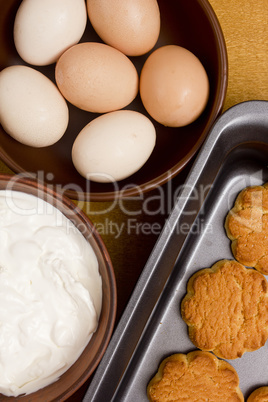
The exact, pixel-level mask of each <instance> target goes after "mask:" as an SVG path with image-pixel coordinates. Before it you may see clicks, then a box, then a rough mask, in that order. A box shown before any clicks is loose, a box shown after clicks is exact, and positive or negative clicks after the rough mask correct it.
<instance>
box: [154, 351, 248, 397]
mask: <svg viewBox="0 0 268 402" xmlns="http://www.w3.org/2000/svg"><path fill="white" fill-rule="evenodd" d="M147 396H148V399H149V401H151V402H169V401H170V402H171V401H172V402H174V401H176V402H183V401H191V402H198V401H210V402H226V401H228V402H241V401H244V397H243V394H242V392H241V390H240V388H239V378H238V375H237V372H236V371H235V369H234V368H233V367H232V366H231V365H230V364H229V363H227V362H226V361H224V360H220V359H218V358H217V357H216V356H214V355H212V353H209V352H201V351H193V352H190V353H188V354H182V353H178V354H174V355H172V356H169V357H167V358H166V359H165V360H163V361H162V363H161V364H160V366H159V369H158V372H157V374H156V375H155V376H154V377H153V378H152V380H151V381H150V382H149V384H148V387H147Z"/></svg>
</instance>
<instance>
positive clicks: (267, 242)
mask: <svg viewBox="0 0 268 402" xmlns="http://www.w3.org/2000/svg"><path fill="white" fill-rule="evenodd" d="M225 230H226V233H227V236H228V237H229V239H230V240H231V242H232V243H231V248H232V252H233V255H234V257H235V259H236V260H237V261H239V262H240V263H241V264H244V265H246V266H248V267H254V268H255V269H257V270H258V271H260V272H262V273H263V274H265V275H268V183H266V184H264V185H263V186H250V187H246V188H245V189H244V190H242V191H241V192H240V193H239V194H238V196H237V198H236V201H235V204H234V207H233V208H232V209H231V210H230V211H229V213H228V215H227V217H226V220H225Z"/></svg>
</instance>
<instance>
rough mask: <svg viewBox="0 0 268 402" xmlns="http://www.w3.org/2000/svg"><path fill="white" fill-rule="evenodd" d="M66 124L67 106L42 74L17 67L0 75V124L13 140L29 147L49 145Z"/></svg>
mask: <svg viewBox="0 0 268 402" xmlns="http://www.w3.org/2000/svg"><path fill="white" fill-rule="evenodd" d="M68 122H69V110H68V106H67V103H66V101H65V99H64V98H63V96H62V95H61V93H60V91H59V90H58V88H57V87H56V85H55V84H54V83H53V82H52V81H50V79H49V78H47V77H46V76H45V75H43V74H42V73H40V72H39V71H37V70H35V69H33V68H31V67H26V66H20V65H16V66H10V67H7V68H5V69H4V70H2V71H1V72H0V123H1V125H2V127H3V128H4V130H5V131H6V132H7V133H8V134H10V135H11V136H12V137H13V138H15V139H16V140H17V141H20V142H21V143H23V144H26V145H30V146H33V147H45V146H48V145H52V144H54V143H55V142H57V141H58V140H59V139H60V138H61V137H62V136H63V134H64V133H65V131H66V128H67V126H68Z"/></svg>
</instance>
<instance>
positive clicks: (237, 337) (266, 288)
mask: <svg viewBox="0 0 268 402" xmlns="http://www.w3.org/2000/svg"><path fill="white" fill-rule="evenodd" d="M181 315H182V318H183V320H184V321H185V322H186V324H187V325H188V333H189V337H190V339H191V341H192V342H193V344H194V345H195V346H197V347H198V348H199V349H201V350H204V351H212V352H214V354H215V355H216V356H218V357H221V358H224V359H236V358H238V357H241V356H242V355H243V354H244V353H245V352H250V351H254V350H257V349H259V348H260V347H262V346H263V345H264V344H265V342H266V340H267V339H268V283H267V280H266V278H265V276H264V275H262V274H261V273H260V272H258V271H256V270H254V269H252V268H246V267H244V266H243V265H242V264H240V263H239V262H237V261H235V260H220V261H218V262H217V263H215V264H214V265H213V266H212V267H211V268H205V269H202V270H200V271H197V272H196V273H195V274H194V275H193V276H192V277H191V278H190V280H189V281H188V284H187V294H186V295H185V297H184V299H183V300H182V303H181Z"/></svg>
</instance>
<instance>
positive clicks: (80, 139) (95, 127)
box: [72, 110, 156, 183]
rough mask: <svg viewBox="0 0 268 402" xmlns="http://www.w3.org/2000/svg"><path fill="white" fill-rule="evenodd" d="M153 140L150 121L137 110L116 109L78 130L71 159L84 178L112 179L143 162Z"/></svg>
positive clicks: (125, 174) (153, 131)
mask: <svg viewBox="0 0 268 402" xmlns="http://www.w3.org/2000/svg"><path fill="white" fill-rule="evenodd" d="M155 141H156V131H155V127H154V125H153V123H152V122H151V120H149V119H148V118H147V117H146V116H145V115H143V114H141V113H139V112H135V111H132V110H118V111H115V112H110V113H106V114H103V115H101V116H99V117H97V118H96V119H94V120H92V121H91V122H90V123H89V124H87V125H86V126H85V127H84V128H83V129H82V130H81V131H80V133H79V134H78V136H77V138H76V140H75V142H74V144H73V149H72V159H73V163H74V166H75V168H76V169H77V171H78V172H79V173H80V174H81V175H82V176H83V177H85V178H86V179H88V180H92V181H96V182H101V183H108V182H115V181H118V180H122V179H125V178H126V177H129V176H130V175H132V174H133V173H135V172H136V171H137V170H139V169H140V168H141V167H142V166H143V165H144V163H145V162H146V161H147V160H148V158H149V157H150V155H151V153H152V151H153V149H154V146H155Z"/></svg>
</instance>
